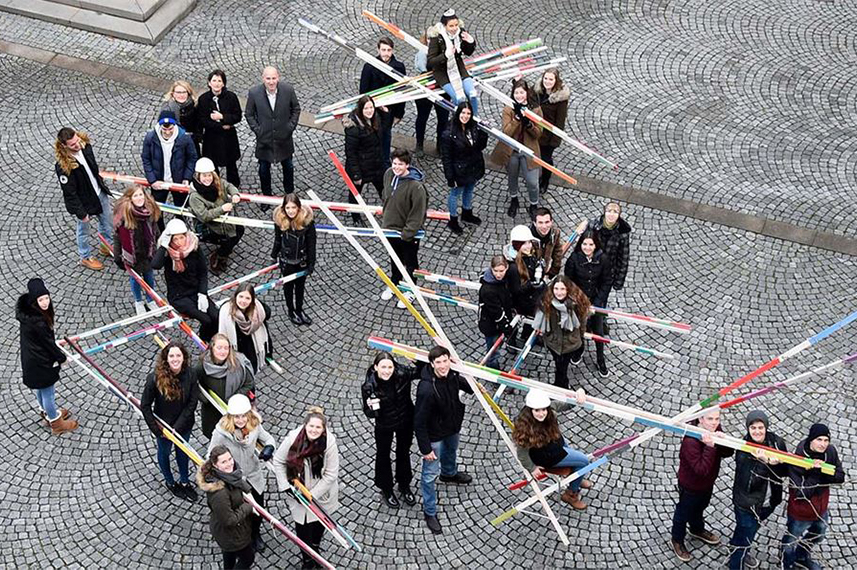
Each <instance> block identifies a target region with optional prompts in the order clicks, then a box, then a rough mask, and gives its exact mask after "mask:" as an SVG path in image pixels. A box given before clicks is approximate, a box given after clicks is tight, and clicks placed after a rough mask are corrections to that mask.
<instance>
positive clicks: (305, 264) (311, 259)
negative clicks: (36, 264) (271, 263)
mask: <svg viewBox="0 0 857 570" xmlns="http://www.w3.org/2000/svg"><path fill="white" fill-rule="evenodd" d="M304 209H307V210H308V209H309V206H304ZM311 219H312V218H311V217H310V220H311ZM316 238H317V234H316V230H315V222H313V221H310V223H309V224H308V225H306V226H304V227H303V229H300V230H292V229H288V230H286V231H283V230H281V229H280V226H278V225H277V224H274V247H273V249H272V250H271V258H272V259H276V260H278V262H279V264H280V268H281V269H285V268H286V266H288V265H298V266H300V267H301V268H303V269H306V271H307V274H308V275H309V274H312V272H313V271H314V270H315V247H316Z"/></svg>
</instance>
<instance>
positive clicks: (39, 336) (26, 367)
mask: <svg viewBox="0 0 857 570" xmlns="http://www.w3.org/2000/svg"><path fill="white" fill-rule="evenodd" d="M55 316H56V315H55V313H54V304H53V301H51V295H50V293H49V292H48V288H47V287H45V282H44V281H42V280H41V279H40V278H38V277H35V278H33V279H30V280H29V281H27V292H26V293H24V294H23V295H21V296H20V297H18V302H17V304H16V305H15V318H16V319H17V320H18V322H19V323H20V325H21V373H22V376H23V378H24V386H26V387H27V388H29V389H31V390H32V391H33V393H34V394H35V395H36V401H37V402H38V404H39V414H40V415H41V417H42V419H43V420H44V421H46V422H47V423H48V425H49V426H50V428H51V432H52V433H53V434H54V435H60V434H63V433H65V432H67V431H73V430H75V429H77V425H78V424H77V421H76V420H70V419H68V418H69V417H70V416H71V413H70V412H69V411H68V410H67V409H65V408H59V409H57V403H56V383H57V381H59V378H60V365H61V364H62V363H63V362H65V361H66V355H65V353H64V352H63V351H62V350H60V348H59V347H58V346H57V343H56V337H55V336H54V323H55V320H54V319H55Z"/></svg>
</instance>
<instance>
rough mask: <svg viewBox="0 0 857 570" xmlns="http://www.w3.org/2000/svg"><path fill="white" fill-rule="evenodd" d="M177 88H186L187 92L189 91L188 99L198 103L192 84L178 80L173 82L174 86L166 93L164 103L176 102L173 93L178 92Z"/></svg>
mask: <svg viewBox="0 0 857 570" xmlns="http://www.w3.org/2000/svg"><path fill="white" fill-rule="evenodd" d="M176 87H184V88H185V90H186V91H187V96H188V98H189V99H190V100H191V101H193V102H194V103H196V91H194V90H193V87H191V86H190V83H188V82H187V81H185V80H184V79H178V80H176V81H173V84H172V85H170V89H169V91H167V92H166V93H164V101H173V100H174V97H173V91H175V90H176Z"/></svg>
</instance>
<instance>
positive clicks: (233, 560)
mask: <svg viewBox="0 0 857 570" xmlns="http://www.w3.org/2000/svg"><path fill="white" fill-rule="evenodd" d="M256 518H259V517H256ZM255 558H256V551H255V550H253V543H252V542H251V543H250V544H248V545H247V546H245V547H244V548H242V549H241V550H238V551H235V552H226V551H225V550H224V551H223V568H224V570H249V569H250V568H251V567H252V566H253V560H254V559H255Z"/></svg>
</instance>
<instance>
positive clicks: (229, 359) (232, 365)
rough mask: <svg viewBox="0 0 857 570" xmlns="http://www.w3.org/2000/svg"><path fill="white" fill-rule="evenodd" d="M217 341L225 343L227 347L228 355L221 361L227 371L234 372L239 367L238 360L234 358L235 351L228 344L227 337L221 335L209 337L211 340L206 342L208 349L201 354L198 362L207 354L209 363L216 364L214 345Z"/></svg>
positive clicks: (230, 344) (229, 343)
mask: <svg viewBox="0 0 857 570" xmlns="http://www.w3.org/2000/svg"><path fill="white" fill-rule="evenodd" d="M218 340H223V341H226V346H228V347H229V354H227V355H226V359H225V360H224V361H223V362H225V363H226V368H228V369H229V370H235V369H236V368H238V365H239V364H238V358H237V357H236V356H235V350H234V349H233V348H232V343H231V342H229V337H228V336H226V335H225V334H223V333H217V334H215V335H214V336H213V337H211V340H210V341H208V348H206V349H205V352H203V353H202V355H201V356H200V357H199V358H200V360H202V359H203V358H205V355H206V354H207V355H208V359H209V360H210V361H211V363H212V364H217V362H216V361H215V359H214V345H215V344H216V343H217V341H218Z"/></svg>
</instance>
